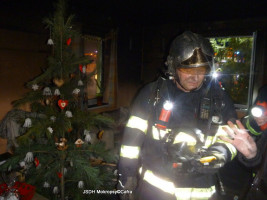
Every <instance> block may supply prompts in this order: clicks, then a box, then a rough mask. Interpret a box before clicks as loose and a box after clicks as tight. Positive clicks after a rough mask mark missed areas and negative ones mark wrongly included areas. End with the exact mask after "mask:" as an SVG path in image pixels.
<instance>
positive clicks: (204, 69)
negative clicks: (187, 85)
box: [178, 66, 209, 75]
mask: <svg viewBox="0 0 267 200" xmlns="http://www.w3.org/2000/svg"><path fill="white" fill-rule="evenodd" d="M178 70H179V71H180V72H182V73H185V74H194V75H195V74H198V75H205V74H207V73H209V67H208V66H201V67H180V68H178Z"/></svg>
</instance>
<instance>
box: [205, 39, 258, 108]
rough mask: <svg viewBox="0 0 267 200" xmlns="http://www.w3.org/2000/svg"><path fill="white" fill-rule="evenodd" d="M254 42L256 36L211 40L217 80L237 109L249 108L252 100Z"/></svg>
mask: <svg viewBox="0 0 267 200" xmlns="http://www.w3.org/2000/svg"><path fill="white" fill-rule="evenodd" d="M254 41H255V36H254V35H251V36H236V37H216V38H210V42H211V44H212V46H213V48H214V51H215V71H216V74H217V79H218V81H219V83H220V84H221V86H222V87H223V88H224V89H225V90H226V92H227V93H228V94H229V95H230V96H231V98H232V99H233V101H234V103H235V106H236V107H237V108H247V107H248V106H249V104H250V102H251V99H252V92H251V91H252V81H253V80H252V78H253V73H251V72H253V68H254V67H253V66H254V54H253V52H254V46H255V45H254Z"/></svg>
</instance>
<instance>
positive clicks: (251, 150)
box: [220, 120, 257, 159]
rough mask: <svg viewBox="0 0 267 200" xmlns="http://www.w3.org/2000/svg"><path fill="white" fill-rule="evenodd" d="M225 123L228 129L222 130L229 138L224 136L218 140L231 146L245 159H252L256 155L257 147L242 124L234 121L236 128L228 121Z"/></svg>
mask: <svg viewBox="0 0 267 200" xmlns="http://www.w3.org/2000/svg"><path fill="white" fill-rule="evenodd" d="M227 123H228V125H229V128H228V127H224V128H223V129H224V131H225V132H226V133H227V134H228V135H229V137H230V138H229V137H225V136H220V138H221V139H222V140H223V141H225V142H228V143H230V144H232V145H233V146H234V147H235V148H236V149H237V150H238V151H239V152H240V153H241V154H243V155H244V156H245V157H246V158H247V159H252V158H254V157H255V156H256V155H257V145H256V143H255V141H254V140H253V138H252V137H251V136H250V135H249V133H248V132H247V131H246V129H245V127H244V126H243V125H242V123H241V122H240V121H239V120H236V124H237V126H235V125H234V124H233V123H232V122H231V121H228V122H227Z"/></svg>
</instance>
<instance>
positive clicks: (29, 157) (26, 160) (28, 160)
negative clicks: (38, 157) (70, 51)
mask: <svg viewBox="0 0 267 200" xmlns="http://www.w3.org/2000/svg"><path fill="white" fill-rule="evenodd" d="M24 161H25V162H27V163H29V162H32V161H33V153H32V152H28V153H27V154H26V157H25V158H24Z"/></svg>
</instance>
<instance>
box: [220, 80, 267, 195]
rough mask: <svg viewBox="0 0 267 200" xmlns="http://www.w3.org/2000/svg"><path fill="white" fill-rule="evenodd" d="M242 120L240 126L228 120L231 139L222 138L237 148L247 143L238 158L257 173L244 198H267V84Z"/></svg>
mask: <svg viewBox="0 0 267 200" xmlns="http://www.w3.org/2000/svg"><path fill="white" fill-rule="evenodd" d="M242 122H243V123H241V122H240V121H237V125H238V127H236V126H234V125H233V124H232V123H231V122H228V124H229V127H228V128H227V129H225V131H226V132H227V133H228V134H229V135H230V137H231V139H230V138H224V137H223V136H222V137H221V139H223V140H225V141H227V142H229V143H231V144H233V145H234V146H235V147H236V149H237V150H239V149H240V146H239V144H240V143H247V145H246V148H245V149H242V154H238V159H239V160H240V162H241V163H243V164H244V165H245V166H246V167H248V168H252V169H253V172H254V173H255V174H256V175H255V177H254V178H253V181H252V183H251V185H250V186H251V187H249V188H248V190H247V191H245V194H244V196H245V197H243V199H246V200H262V199H267V192H266V191H267V160H266V159H267V157H266V155H267V143H266V137H267V85H264V86H263V87H262V88H261V89H260V90H259V94H258V96H257V98H256V100H255V103H254V104H253V106H252V107H251V109H250V112H249V115H248V116H246V117H245V118H244V119H243V120H242ZM229 128H230V129H229Z"/></svg>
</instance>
